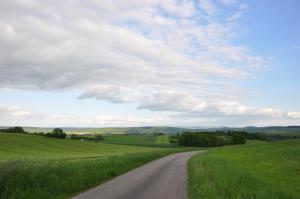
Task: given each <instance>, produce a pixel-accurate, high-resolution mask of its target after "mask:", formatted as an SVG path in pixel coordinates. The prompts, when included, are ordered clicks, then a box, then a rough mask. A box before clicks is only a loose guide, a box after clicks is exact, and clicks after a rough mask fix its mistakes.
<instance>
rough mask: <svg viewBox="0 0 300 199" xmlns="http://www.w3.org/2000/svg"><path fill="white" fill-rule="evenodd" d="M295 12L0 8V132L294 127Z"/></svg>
mask: <svg viewBox="0 0 300 199" xmlns="http://www.w3.org/2000/svg"><path fill="white" fill-rule="evenodd" d="M299 9H300V3H299V1H297V0H287V1H276V2H274V1H271V0H256V1H255V0H249V1H243V0H193V1H188V0H184V1H177V0H176V1H175V0H174V1H173V0H162V1H158V0H147V1H137V0H123V1H118V0H115V1H65V2H63V3H61V2H60V3H55V2H53V1H37V0H31V1H24V2H23V1H14V0H13V1H11V0H4V1H1V2H0V11H1V12H0V125H24V126H52V127H53V126H79V127H83V126H85V127H88V126H92V127H103V126H150V125H170V126H248V125H256V126H266V125H299V122H300V103H299V99H300V94H299V92H298V91H299V90H300V78H299V74H300V57H299V55H300V38H299V35H300V24H299V23H300V22H299V20H298V19H299V18H300V16H299V15H300V13H299V12H298V11H299Z"/></svg>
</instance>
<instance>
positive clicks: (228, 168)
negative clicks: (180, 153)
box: [188, 140, 300, 199]
mask: <svg viewBox="0 0 300 199" xmlns="http://www.w3.org/2000/svg"><path fill="white" fill-rule="evenodd" d="M299 154H300V140H291V141H281V142H271V143H262V142H251V143H250V144H247V145H241V146H231V147H223V148H219V149H215V150H211V151H208V152H207V153H206V154H201V155H196V156H194V157H193V158H192V159H191V160H190V162H189V181H188V192H189V196H190V199H195V198H202V199H217V198H218V199H221V198H228V199H238V198H241V199H247V198H256V199H265V198H268V199H275V198H276V199H297V198H300V175H299V174H300V155H299Z"/></svg>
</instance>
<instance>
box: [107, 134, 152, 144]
mask: <svg viewBox="0 0 300 199" xmlns="http://www.w3.org/2000/svg"><path fill="white" fill-rule="evenodd" d="M104 138H105V142H107V143H108V142H109V143H120V144H123V143H125V144H153V143H155V140H156V136H155V135H151V134H150V135H143V134H141V135H126V134H125V135H105V136H104Z"/></svg>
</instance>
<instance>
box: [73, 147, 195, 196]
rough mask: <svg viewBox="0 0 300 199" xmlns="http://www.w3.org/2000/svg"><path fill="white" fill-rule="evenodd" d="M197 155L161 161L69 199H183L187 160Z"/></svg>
mask: <svg viewBox="0 0 300 199" xmlns="http://www.w3.org/2000/svg"><path fill="white" fill-rule="evenodd" d="M196 153H198V152H196V151H193V152H183V153H176V154H172V155H169V156H166V157H163V158H161V159H158V160H155V161H153V162H150V163H148V164H146V165H144V166H141V167H139V168H137V169H134V170H132V171H130V172H128V173H126V174H124V175H121V176H119V177H116V178H114V179H113V180H111V181H108V182H106V183H104V184H102V185H100V186H98V187H95V188H93V189H90V190H88V191H87V192H84V193H81V194H79V195H77V196H75V197H73V198H72V199H186V198H187V193H186V179H187V160H188V159H189V158H190V157H191V156H193V155H194V154H196Z"/></svg>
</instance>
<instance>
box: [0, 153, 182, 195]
mask: <svg viewBox="0 0 300 199" xmlns="http://www.w3.org/2000/svg"><path fill="white" fill-rule="evenodd" d="M173 152H176V150H164V151H152V152H145V153H138V154H128V155H120V156H111V157H106V158H96V159H85V160H73V161H62V160H48V161H45V160H44V161H41V160H37V161H32V160H31V161H9V162H6V163H2V165H1V166H0V198H2V199H6V198H10V199H27V198H28V199H32V198H41V199H48V198H49V199H60V198H67V197H70V196H72V195H74V194H76V193H78V192H81V191H84V190H86V189H88V188H90V187H93V186H96V185H98V184H100V183H102V182H104V181H106V180H108V179H111V178H113V177H114V176H117V175H120V174H122V173H124V172H127V171H129V170H131V169H133V168H136V167H138V166H140V165H142V164H145V163H147V162H149V161H151V160H154V159H157V158H160V157H162V156H165V155H167V154H170V153H173Z"/></svg>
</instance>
